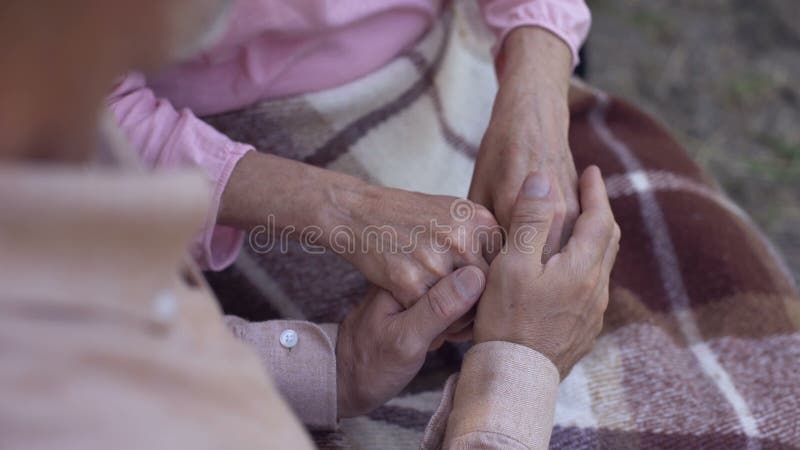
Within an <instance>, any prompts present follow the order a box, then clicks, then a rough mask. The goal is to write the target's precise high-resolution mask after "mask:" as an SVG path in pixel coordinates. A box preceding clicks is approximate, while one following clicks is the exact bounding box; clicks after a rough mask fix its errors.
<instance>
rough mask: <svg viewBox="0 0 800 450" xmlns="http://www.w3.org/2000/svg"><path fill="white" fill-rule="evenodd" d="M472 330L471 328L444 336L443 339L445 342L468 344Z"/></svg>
mask: <svg viewBox="0 0 800 450" xmlns="http://www.w3.org/2000/svg"><path fill="white" fill-rule="evenodd" d="M472 330H473V328H472V327H471V326H469V327H467V328H464V329H463V330H461V331H459V332H458V333H448V334H445V335H444V339H445V341H447V342H455V343H459V342H469V341H471V340H472Z"/></svg>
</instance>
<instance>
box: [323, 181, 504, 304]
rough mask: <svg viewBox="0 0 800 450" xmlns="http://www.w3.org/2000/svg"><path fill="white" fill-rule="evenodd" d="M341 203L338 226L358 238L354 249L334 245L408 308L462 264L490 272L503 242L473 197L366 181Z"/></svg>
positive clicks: (336, 250)
mask: <svg viewBox="0 0 800 450" xmlns="http://www.w3.org/2000/svg"><path fill="white" fill-rule="evenodd" d="M342 204H343V205H344V208H345V209H346V210H347V211H348V212H347V214H344V215H343V216H344V217H339V218H337V219H338V221H337V222H336V225H337V227H339V229H341V227H342V226H346V227H347V228H348V230H349V232H350V233H352V235H353V236H354V237H355V241H354V242H353V244H354V245H353V247H354V249H355V251H347V249H344V248H336V247H337V246H335V245H334V246H333V247H334V249H333V250H334V251H335V252H337V253H339V254H340V255H341V256H343V257H344V258H345V259H347V260H348V261H349V262H350V263H351V264H353V265H354V266H355V267H356V268H358V269H359V270H360V271H361V272H362V273H363V274H364V276H365V277H366V278H367V279H368V280H369V281H371V282H372V283H374V284H376V285H378V286H380V287H382V288H383V289H386V290H387V291H389V292H391V293H392V295H393V296H394V298H395V299H396V300H397V301H398V302H400V303H401V304H402V305H403V306H404V307H406V308H408V307H410V306H412V305H413V304H414V303H415V302H416V301H417V299H419V298H421V297H422V296H423V295H424V294H425V292H427V291H428V289H429V288H430V287H431V286H433V285H434V284H436V283H437V282H438V281H439V280H440V279H441V278H442V277H444V276H446V275H448V274H450V273H451V272H453V271H454V270H456V269H458V268H460V267H464V266H468V265H471V266H476V267H478V268H479V269H481V270H483V271H484V273H485V272H487V271H488V270H489V263H488V261H490V260H491V257H492V256H493V253H497V252H498V251H499V250H500V248H501V246H502V231H501V229H500V228H499V226H498V225H497V222H495V220H494V216H493V215H492V214H491V213H490V212H489V211H488V210H487V209H486V208H484V207H483V206H480V205H478V204H475V203H473V202H471V201H469V200H465V199H459V198H457V197H450V196H445V195H428V194H422V193H418V192H410V191H405V190H401V189H392V188H386V187H381V186H374V185H368V184H364V185H363V187H362V188H361V189H359V190H357V191H356V194H355V196H354V197H353V198H352V199H350V200H343V201H342Z"/></svg>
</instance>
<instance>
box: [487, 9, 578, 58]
mask: <svg viewBox="0 0 800 450" xmlns="http://www.w3.org/2000/svg"><path fill="white" fill-rule="evenodd" d="M483 15H484V18H485V19H486V23H487V25H488V26H489V28H490V29H491V30H492V32H494V34H495V36H496V37H497V41H496V42H495V45H494V47H493V48H492V52H493V54H494V55H495V56H497V54H498V53H499V51H500V49H501V48H502V46H503V42H505V38H506V36H508V34H509V33H510V32H511V31H512V30H514V29H515V28H518V27H522V26H537V27H541V28H544V29H545V30H547V31H549V32H551V33H553V34H554V35H555V36H557V37H558V38H560V39H561V40H562V41H564V43H565V44H567V46H568V47H569V49H570V52H571V53H572V67H573V68H574V67H575V66H577V65H578V62H580V57H579V56H578V50H579V49H580V47H581V45H582V44H583V42H584V40H585V39H586V36H588V34H589V28H590V27H591V21H592V19H591V13H590V12H589V8H588V7H587V6H586V3H585V2H584V1H583V0H571V1H563V0H559V1H552V0H537V1H531V0H494V1H485V3H484V7H483Z"/></svg>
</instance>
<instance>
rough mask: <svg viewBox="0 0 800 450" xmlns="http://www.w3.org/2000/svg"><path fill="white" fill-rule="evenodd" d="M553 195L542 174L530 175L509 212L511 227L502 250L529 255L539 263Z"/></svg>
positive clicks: (550, 223) (545, 175) (551, 217)
mask: <svg viewBox="0 0 800 450" xmlns="http://www.w3.org/2000/svg"><path fill="white" fill-rule="evenodd" d="M553 214H554V207H553V192H552V189H551V188H550V178H549V177H548V175H547V174H546V173H544V172H533V173H531V174H530V175H528V177H527V178H526V179H525V182H524V183H523V184H522V189H520V191H519V194H517V201H516V203H515V204H514V209H513V210H512V211H511V225H510V226H509V230H508V239H507V241H506V248H505V250H506V251H507V252H508V253H522V254H527V255H532V257H534V258H535V260H536V261H537V262H541V261H542V254H543V252H544V248H545V244H546V243H547V236H548V235H549V234H550V227H551V225H552V223H553Z"/></svg>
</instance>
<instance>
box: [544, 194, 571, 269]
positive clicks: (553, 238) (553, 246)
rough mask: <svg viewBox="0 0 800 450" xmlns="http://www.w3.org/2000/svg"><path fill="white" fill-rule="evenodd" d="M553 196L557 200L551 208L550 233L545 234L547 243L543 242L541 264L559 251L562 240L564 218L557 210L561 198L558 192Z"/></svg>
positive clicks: (561, 200)
mask: <svg viewBox="0 0 800 450" xmlns="http://www.w3.org/2000/svg"><path fill="white" fill-rule="evenodd" d="M553 195H554V197H556V198H557V199H558V200H556V202H555V206H554V208H553V222H552V223H551V224H550V232H549V233H548V234H547V242H545V244H544V248H543V249H542V264H544V263H546V262H547V260H549V259H550V257H551V256H553V255H554V254H556V253H558V251H559V250H561V247H562V245H561V241H562V240H563V239H564V225H565V220H566V218H565V216H564V213H563V212H561V211H560V210H559V209H560V207H559V206H558V204H559V203H561V202H563V196H562V194H561V191H560V190H558V193H557V194H553ZM563 209H564V210H565V209H566V207H563Z"/></svg>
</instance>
